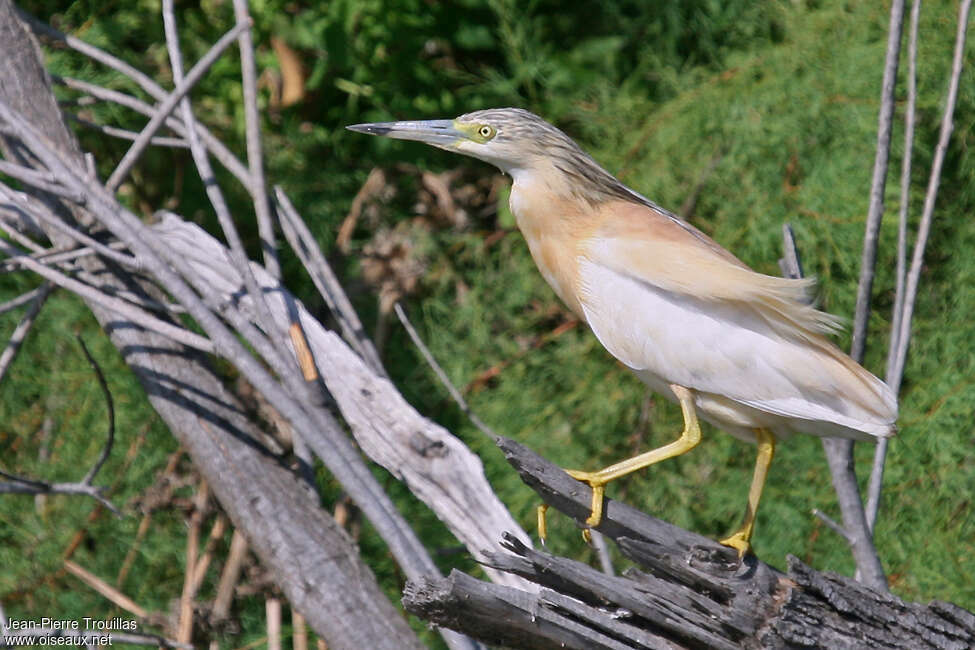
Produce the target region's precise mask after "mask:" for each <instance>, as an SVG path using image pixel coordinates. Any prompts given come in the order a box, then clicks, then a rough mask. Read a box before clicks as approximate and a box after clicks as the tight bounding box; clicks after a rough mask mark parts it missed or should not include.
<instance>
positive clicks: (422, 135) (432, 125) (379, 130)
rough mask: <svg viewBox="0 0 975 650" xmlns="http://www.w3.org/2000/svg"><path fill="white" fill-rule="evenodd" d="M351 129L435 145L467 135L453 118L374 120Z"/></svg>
mask: <svg viewBox="0 0 975 650" xmlns="http://www.w3.org/2000/svg"><path fill="white" fill-rule="evenodd" d="M345 128H347V129H348V130H350V131H357V132H359V133H368V134H369V135H383V136H386V137H387V138H396V139H397V140H416V141H417V142H425V143H427V144H432V145H433V146H435V147H446V146H448V145H451V144H453V143H454V142H456V141H457V140H466V139H467V136H466V135H465V134H464V133H463V132H461V131H458V130H457V129H455V128H454V121H453V120H425V121H422V122H373V123H372V124H352V125H349V126H347V127H345Z"/></svg>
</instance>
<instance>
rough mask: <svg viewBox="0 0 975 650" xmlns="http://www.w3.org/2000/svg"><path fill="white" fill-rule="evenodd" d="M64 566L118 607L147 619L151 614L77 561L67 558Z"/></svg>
mask: <svg viewBox="0 0 975 650" xmlns="http://www.w3.org/2000/svg"><path fill="white" fill-rule="evenodd" d="M64 568H65V569H67V570H68V573H70V574H71V575H73V576H75V577H76V578H78V579H79V580H81V581H82V582H84V583H85V584H86V585H88V586H89V587H91V588H92V589H94V590H95V591H97V592H98V593H99V594H101V595H102V596H104V597H105V598H106V599H108V600H109V601H111V603H112V604H114V605H115V606H116V607H119V608H120V609H124V610H125V611H127V612H129V613H130V614H132V615H133V616H135V617H136V618H141V619H145V618H146V617H148V616H149V611H148V610H146V609H145V608H144V607H142V606H141V605H139V604H138V603H136V602H135V601H134V600H132V599H131V598H129V597H128V596H126V595H125V594H123V593H122V592H121V591H119V590H118V589H116V588H115V587H113V586H112V585H110V584H108V583H107V582H105V581H104V580H102V579H101V578H99V577H98V576H96V575H95V574H94V573H92V572H91V571H88V570H87V569H85V568H84V567H82V566H81V565H79V564H77V563H76V562H72V561H71V560H65V561H64Z"/></svg>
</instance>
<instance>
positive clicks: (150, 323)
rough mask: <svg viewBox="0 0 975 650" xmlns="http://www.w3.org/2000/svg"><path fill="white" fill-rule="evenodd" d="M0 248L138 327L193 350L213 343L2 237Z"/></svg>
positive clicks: (58, 284) (49, 278)
mask: <svg viewBox="0 0 975 650" xmlns="http://www.w3.org/2000/svg"><path fill="white" fill-rule="evenodd" d="M0 252H2V253H4V254H6V255H9V256H10V257H11V259H13V260H15V261H16V262H17V263H18V264H20V265H22V266H23V267H24V268H26V269H29V270H30V271H33V272H34V273H36V274H37V275H39V276H41V277H43V278H44V279H46V280H48V281H49V282H52V283H53V284H56V285H57V286H59V287H61V288H63V289H67V290H68V291H71V292H72V293H76V294H78V295H79V296H82V297H84V298H86V299H89V300H91V301H93V302H96V303H98V304H100V305H102V306H104V307H105V308H106V309H110V310H112V311H114V312H116V313H118V314H120V315H122V316H124V317H125V318H127V319H129V320H131V321H132V322H134V323H138V324H139V325H141V326H142V327H145V328H147V329H150V330H152V331H154V332H158V333H160V334H163V335H164V336H168V337H170V338H172V339H173V340H174V341H179V342H180V343H183V344H184V345H188V346H190V347H192V348H196V349H197V350H202V351H204V352H212V351H213V344H212V343H211V342H210V341H208V340H207V339H206V338H204V337H202V336H200V335H199V334H195V333H193V332H190V331H189V330H187V329H185V328H182V327H178V326H176V325H173V324H171V323H167V322H166V321H163V320H160V319H158V318H156V317H155V316H153V315H151V314H149V313H147V312H145V311H143V310H142V309H139V308H138V307H135V306H134V305H132V304H130V303H128V302H126V301H124V300H121V299H119V298H115V297H113V296H109V295H106V294H104V293H102V292H100V291H97V290H95V289H93V288H92V287H90V286H88V285H87V284H85V283H83V282H79V281H78V280H75V279H73V278H70V277H68V276H67V275H65V274H63V273H61V272H59V271H57V270H55V269H52V268H50V267H48V266H46V265H44V264H41V263H40V262H37V261H35V260H34V259H32V258H31V257H30V256H27V255H23V254H21V253H20V251H18V250H17V249H16V248H13V247H12V246H10V245H9V244H6V243H4V242H3V241H0Z"/></svg>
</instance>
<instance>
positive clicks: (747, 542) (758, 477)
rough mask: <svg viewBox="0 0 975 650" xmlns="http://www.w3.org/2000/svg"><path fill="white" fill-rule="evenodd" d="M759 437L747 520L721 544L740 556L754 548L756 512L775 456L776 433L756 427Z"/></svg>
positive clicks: (746, 510) (756, 434) (756, 435)
mask: <svg viewBox="0 0 975 650" xmlns="http://www.w3.org/2000/svg"><path fill="white" fill-rule="evenodd" d="M755 437H756V438H757V439H758V456H757V457H756V458H755V475H754V476H753V477H752V487H751V488H750V489H749V490H748V507H747V508H746V509H745V520H744V521H743V522H742V524H741V527H740V528H738V530H736V531H735V532H733V533H732V534H731V535H730V536H729V537H726V538H725V539H723V540H721V542H720V543H721V544H724V545H725V546H730V547H731V548H735V549H738V557H739V558H741V557H744V556H745V554H746V553H749V552H751V550H752V544H751V539H752V530H753V529H754V528H755V513H757V512H758V502H759V501H761V499H762V488H763V487H765V479H766V478H767V477H768V468H769V465H771V464H772V457H773V456H775V435H774V434H773V433H772V432H771V431H769V430H768V429H755Z"/></svg>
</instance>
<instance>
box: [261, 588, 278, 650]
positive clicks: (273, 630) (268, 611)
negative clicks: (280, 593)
mask: <svg viewBox="0 0 975 650" xmlns="http://www.w3.org/2000/svg"><path fill="white" fill-rule="evenodd" d="M264 614H265V616H266V617H267V649H268V650H281V601H280V600H279V599H277V598H268V599H267V600H265V601H264Z"/></svg>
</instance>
